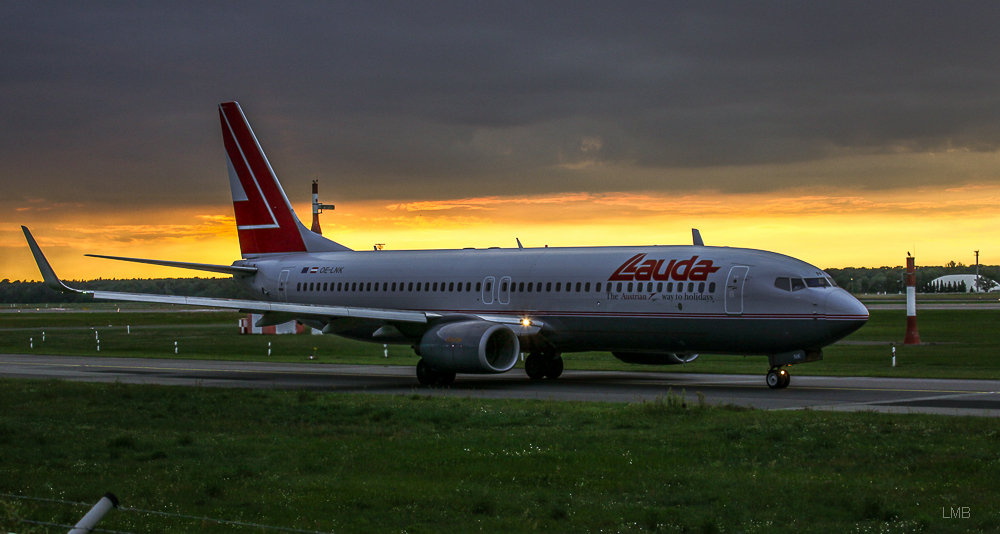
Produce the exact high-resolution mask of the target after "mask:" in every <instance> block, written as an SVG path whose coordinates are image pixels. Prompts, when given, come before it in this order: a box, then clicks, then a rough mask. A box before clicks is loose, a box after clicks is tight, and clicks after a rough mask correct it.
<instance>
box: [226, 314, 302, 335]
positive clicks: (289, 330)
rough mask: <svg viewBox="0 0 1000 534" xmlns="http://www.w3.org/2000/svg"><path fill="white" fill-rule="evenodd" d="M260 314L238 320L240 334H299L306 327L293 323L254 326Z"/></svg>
mask: <svg viewBox="0 0 1000 534" xmlns="http://www.w3.org/2000/svg"><path fill="white" fill-rule="evenodd" d="M260 318H261V314H259V313H248V314H247V316H246V318H244V319H240V333H241V334H301V333H303V332H305V331H306V326H305V325H302V324H299V323H297V322H295V321H288V322H287V323H282V324H277V325H273V326H254V323H256V322H257V321H259V320H260Z"/></svg>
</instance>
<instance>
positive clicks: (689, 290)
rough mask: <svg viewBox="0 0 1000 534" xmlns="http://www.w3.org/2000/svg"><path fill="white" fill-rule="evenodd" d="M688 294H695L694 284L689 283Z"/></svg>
mask: <svg viewBox="0 0 1000 534" xmlns="http://www.w3.org/2000/svg"><path fill="white" fill-rule="evenodd" d="M688 293H694V282H688Z"/></svg>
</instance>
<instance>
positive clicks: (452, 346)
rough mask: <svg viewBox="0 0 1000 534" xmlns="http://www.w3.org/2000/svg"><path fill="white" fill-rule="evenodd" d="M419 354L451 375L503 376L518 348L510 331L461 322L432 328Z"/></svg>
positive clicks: (504, 328) (481, 324)
mask: <svg viewBox="0 0 1000 534" xmlns="http://www.w3.org/2000/svg"><path fill="white" fill-rule="evenodd" d="M418 348H419V354H420V356H421V357H422V358H423V359H424V360H425V361H426V362H427V363H428V364H430V366H431V367H433V368H435V369H437V370H440V371H448V372H454V373H473V374H488V373H505V372H507V371H510V370H511V369H512V368H513V367H514V364H515V363H517V355H518V353H519V352H520V351H521V345H520V343H518V341H517V335H515V334H514V331H513V330H511V329H510V328H508V327H506V326H504V325H502V324H497V323H491V322H489V321H461V322H454V323H445V324H442V325H437V326H433V327H431V329H430V330H428V331H427V332H426V333H425V334H424V337H422V338H420V345H419V346H418Z"/></svg>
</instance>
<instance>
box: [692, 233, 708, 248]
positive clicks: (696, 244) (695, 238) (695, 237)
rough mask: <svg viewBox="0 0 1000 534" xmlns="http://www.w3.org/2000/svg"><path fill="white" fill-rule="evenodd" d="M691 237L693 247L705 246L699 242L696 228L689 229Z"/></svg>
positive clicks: (699, 236) (702, 242)
mask: <svg viewBox="0 0 1000 534" xmlns="http://www.w3.org/2000/svg"><path fill="white" fill-rule="evenodd" d="M691 237H692V238H694V246H696V247H703V246H705V242H704V241H702V240H701V232H699V231H698V229H697V228H692V229H691Z"/></svg>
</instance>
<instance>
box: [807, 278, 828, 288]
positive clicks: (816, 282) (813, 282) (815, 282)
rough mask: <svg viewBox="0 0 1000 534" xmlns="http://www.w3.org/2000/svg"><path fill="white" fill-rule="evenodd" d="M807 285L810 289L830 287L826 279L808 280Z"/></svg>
mask: <svg viewBox="0 0 1000 534" xmlns="http://www.w3.org/2000/svg"><path fill="white" fill-rule="evenodd" d="M806 285H807V286H809V287H830V282H827V281H826V278H824V277H819V278H806Z"/></svg>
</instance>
